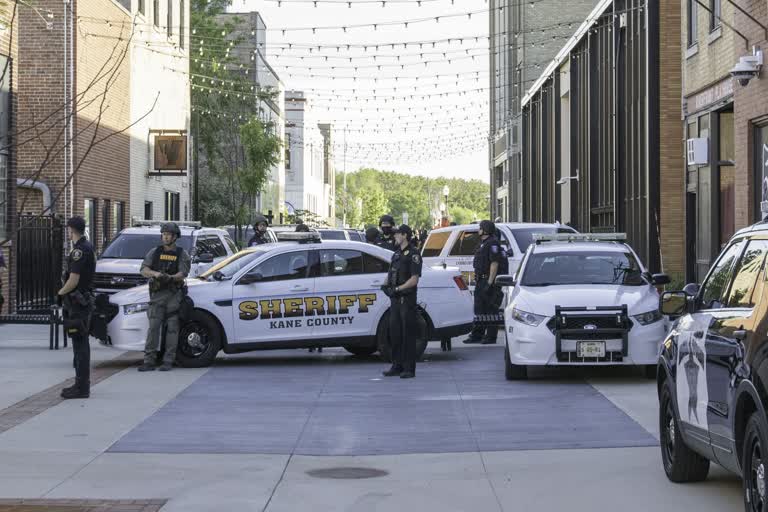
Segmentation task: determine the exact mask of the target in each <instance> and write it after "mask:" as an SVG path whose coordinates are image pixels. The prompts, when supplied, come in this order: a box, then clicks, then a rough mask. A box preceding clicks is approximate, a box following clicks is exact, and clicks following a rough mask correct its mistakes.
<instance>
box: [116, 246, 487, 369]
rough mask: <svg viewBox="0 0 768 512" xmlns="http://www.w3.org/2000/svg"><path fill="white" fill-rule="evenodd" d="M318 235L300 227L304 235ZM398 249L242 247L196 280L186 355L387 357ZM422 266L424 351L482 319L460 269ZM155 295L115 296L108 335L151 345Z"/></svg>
mask: <svg viewBox="0 0 768 512" xmlns="http://www.w3.org/2000/svg"><path fill="white" fill-rule="evenodd" d="M313 236H314V237H317V234H316V233H295V237H296V238H297V239H299V238H311V237H313ZM391 257H392V253H391V252H390V251H388V250H385V249H381V248H379V247H376V246H374V245H370V244H361V243H359V242H351V241H323V242H322V243H312V244H297V243H279V244H264V245H260V246H257V247H252V248H249V249H246V250H244V251H241V252H239V253H237V254H235V255H233V256H231V257H230V258H228V259H226V260H225V261H223V262H222V263H220V264H218V265H216V266H214V267H212V268H211V269H210V270H208V271H207V272H206V273H204V274H202V275H201V276H199V277H198V278H194V279H192V278H190V279H187V283H188V287H189V296H190V297H191V298H192V299H193V300H194V302H195V312H194V315H193V318H192V320H191V321H190V322H188V323H186V324H185V325H182V327H181V332H180V337H179V348H178V351H177V363H178V364H180V365H181V366H187V367H202V366H208V365H210V364H211V363H212V362H213V361H214V359H215V357H216V355H217V353H218V352H219V350H223V351H224V352H225V353H228V354H232V353H238V352H246V351H251V350H265V349H285V348H311V347H334V346H341V347H344V348H345V349H347V350H348V351H349V352H351V353H353V354H358V355H368V354H373V353H374V352H376V351H377V350H378V351H380V352H381V354H382V356H383V357H384V358H385V359H388V357H389V344H388V309H389V304H390V300H389V298H388V297H387V296H386V295H384V293H383V292H382V291H381V290H380V286H381V285H382V284H384V281H385V279H386V277H387V271H388V269H389V262H390V260H391ZM422 274H423V275H422V277H421V279H420V280H419V289H418V299H419V305H420V307H419V315H420V318H421V319H422V322H420V324H421V330H422V332H421V333H420V334H419V336H418V339H419V344H418V354H419V355H421V354H422V353H423V351H424V349H425V348H426V344H427V341H430V340H440V339H443V338H446V337H454V336H460V335H462V334H466V333H467V332H469V331H470V329H471V327H472V320H473V314H472V297H471V295H470V293H469V290H468V288H467V285H466V283H465V281H464V280H463V278H462V277H461V273H460V272H459V271H458V270H435V269H429V268H424V269H423V273H422ZM148 301H149V291H148V287H147V286H146V285H145V286H141V287H137V288H133V289H131V290H126V291H123V292H120V293H117V294H115V295H112V296H111V297H110V303H111V304H112V305H113V306H112V310H113V313H112V315H110V316H112V318H111V321H110V323H109V327H108V335H109V338H108V341H107V344H111V345H112V346H113V347H115V348H117V349H120V350H143V349H144V340H145V337H146V332H147V326H148V320H147V313H146V311H147V307H148ZM115 306H116V307H115Z"/></svg>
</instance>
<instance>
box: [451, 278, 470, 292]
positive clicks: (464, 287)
mask: <svg viewBox="0 0 768 512" xmlns="http://www.w3.org/2000/svg"><path fill="white" fill-rule="evenodd" d="M453 282H454V283H456V286H458V287H459V290H469V288H468V287H467V282H466V281H465V280H464V276H453Z"/></svg>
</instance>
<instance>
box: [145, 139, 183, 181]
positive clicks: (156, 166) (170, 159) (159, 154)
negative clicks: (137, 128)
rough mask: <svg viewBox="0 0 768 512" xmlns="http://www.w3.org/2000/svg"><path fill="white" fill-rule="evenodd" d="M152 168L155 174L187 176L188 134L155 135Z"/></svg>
mask: <svg viewBox="0 0 768 512" xmlns="http://www.w3.org/2000/svg"><path fill="white" fill-rule="evenodd" d="M152 168H153V170H154V171H155V172H154V173H151V174H155V175H173V176H186V174H187V172H186V171H187V136H186V135H155V151H154V158H153V166H152Z"/></svg>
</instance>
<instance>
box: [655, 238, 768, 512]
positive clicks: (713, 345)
mask: <svg viewBox="0 0 768 512" xmlns="http://www.w3.org/2000/svg"><path fill="white" fill-rule="evenodd" d="M767 256H768V224H766V223H759V224H755V225H754V226H751V227H748V228H746V229H742V230H741V231H739V232H738V233H736V234H735V235H734V236H733V237H732V238H731V240H730V241H729V242H728V244H727V245H726V247H725V249H723V251H722V252H721V253H720V256H719V257H718V259H717V261H716V262H715V264H714V265H713V266H712V268H711V269H710V270H709V273H708V274H707V276H706V277H705V278H704V282H703V283H702V284H701V286H699V285H698V284H689V285H687V286H686V287H685V288H684V290H683V291H676V292H667V293H664V294H663V295H662V296H661V310H662V312H663V313H665V314H668V315H670V316H673V317H676V318H677V320H676V321H675V323H674V324H673V326H672V329H671V331H670V332H669V335H668V336H667V337H666V339H665V340H664V343H663V345H662V349H661V354H660V357H659V371H658V392H659V428H660V441H661V442H660V445H661V455H662V461H663V466H664V471H665V472H666V474H667V477H668V478H669V479H670V480H672V481H673V482H695V481H700V480H704V479H705V478H706V477H707V473H708V472H709V464H710V461H712V462H715V463H717V464H719V465H721V466H723V467H724V468H726V469H728V470H730V471H733V472H734V473H737V474H740V475H742V477H743V480H744V493H743V496H744V505H745V509H746V510H748V511H754V512H758V511H759V512H762V511H765V510H768V482H766V478H767V475H766V464H768V418H767V417H766V411H767V410H768V338H766V331H767V329H768V293H767V292H768V287H766V281H767V280H768V272H767V271H766V257H767Z"/></svg>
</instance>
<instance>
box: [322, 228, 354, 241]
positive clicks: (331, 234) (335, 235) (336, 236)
mask: <svg viewBox="0 0 768 512" xmlns="http://www.w3.org/2000/svg"><path fill="white" fill-rule="evenodd" d="M320 238H322V239H323V240H346V239H347V237H346V236H344V232H343V231H335V230H330V229H327V230H322V231H320Z"/></svg>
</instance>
